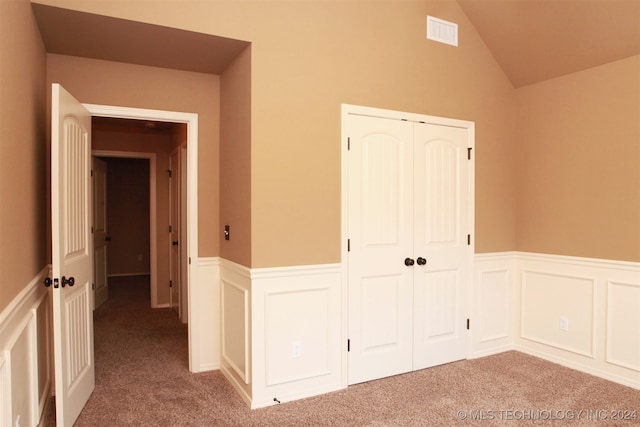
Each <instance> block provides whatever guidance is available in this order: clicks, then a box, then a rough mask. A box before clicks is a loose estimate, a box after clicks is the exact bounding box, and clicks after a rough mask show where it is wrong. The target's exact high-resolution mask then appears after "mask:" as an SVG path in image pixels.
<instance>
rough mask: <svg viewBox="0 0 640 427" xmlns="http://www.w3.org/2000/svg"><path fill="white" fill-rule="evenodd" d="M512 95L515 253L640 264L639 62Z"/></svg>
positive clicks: (602, 68)
mask: <svg viewBox="0 0 640 427" xmlns="http://www.w3.org/2000/svg"><path fill="white" fill-rule="evenodd" d="M517 97H518V158H517V164H518V169H517V170H518V174H517V178H518V194H519V197H518V209H517V212H518V220H517V223H518V231H517V249H518V250H521V251H529V252H541V253H550V254H560V255H572V256H583V257H591V258H605V259H616V260H624V261H640V56H634V57H631V58H627V59H624V60H621V61H616V62H612V63H610V64H606V65H603V66H600V67H595V68H591V69H589V70H586V71H583V72H579V73H574V74H570V75H567V76H564V77H560V78H556V79H552V80H548V81H546V82H543V83H539V84H535V85H531V86H526V87H523V88H520V89H518V90H517Z"/></svg>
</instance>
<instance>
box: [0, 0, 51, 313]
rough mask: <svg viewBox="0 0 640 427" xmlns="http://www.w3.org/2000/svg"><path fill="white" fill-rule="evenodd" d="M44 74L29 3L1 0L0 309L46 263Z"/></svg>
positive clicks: (37, 36)
mask: <svg viewBox="0 0 640 427" xmlns="http://www.w3.org/2000/svg"><path fill="white" fill-rule="evenodd" d="M45 69H46V61H45V51H44V46H43V44H42V41H41V40H40V34H39V32H38V29H37V26H36V23H35V20H34V18H33V15H32V13H31V4H30V3H29V1H26V0H11V1H4V0H3V1H0V310H2V309H3V308H5V307H6V306H7V304H8V303H9V302H10V301H11V300H13V298H14V297H15V296H16V295H17V294H18V293H19V292H20V291H21V290H22V289H23V287H24V286H25V284H26V283H29V281H31V280H32V279H33V278H34V277H35V276H36V274H37V273H38V272H39V271H40V270H42V268H43V267H44V266H45V265H47V263H48V261H47V249H46V248H47V246H46V242H47V230H48V228H47V209H48V200H47V184H46V183H47V180H48V174H49V172H48V170H49V169H48V164H47V161H46V159H47V157H46V153H47V143H46V131H45V129H46V120H45V102H46V91H45V82H46V76H45Z"/></svg>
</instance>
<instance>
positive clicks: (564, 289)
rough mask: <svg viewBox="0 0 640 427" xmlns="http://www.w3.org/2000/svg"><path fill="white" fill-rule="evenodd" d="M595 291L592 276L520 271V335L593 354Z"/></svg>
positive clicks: (562, 347) (588, 354) (566, 348)
mask: <svg viewBox="0 0 640 427" xmlns="http://www.w3.org/2000/svg"><path fill="white" fill-rule="evenodd" d="M594 292H595V279H594V278H591V277H579V276H569V275H563V274H556V273H553V272H548V271H534V270H522V305H521V310H522V312H521V316H520V317H521V336H522V338H526V339H528V340H531V341H537V342H539V343H542V344H546V345H550V346H554V347H557V348H560V349H563V350H567V351H572V352H574V353H577V354H581V355H583V356H588V357H594V342H593V339H594V331H593V328H594V324H593V323H594V319H595V316H594V315H595V313H594ZM563 327H566V328H564V329H563Z"/></svg>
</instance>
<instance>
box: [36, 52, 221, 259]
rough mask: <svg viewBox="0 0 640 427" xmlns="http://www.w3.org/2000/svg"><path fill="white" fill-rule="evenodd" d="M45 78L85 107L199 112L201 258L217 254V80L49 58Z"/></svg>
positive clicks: (181, 73)
mask: <svg viewBox="0 0 640 427" xmlns="http://www.w3.org/2000/svg"><path fill="white" fill-rule="evenodd" d="M47 80H48V83H49V84H51V83H60V84H62V85H63V86H64V87H65V88H66V89H67V90H68V91H69V92H70V93H71V94H73V95H74V96H75V97H76V99H78V101H80V102H83V103H88V104H104V105H117V106H122V107H134V108H149V109H158V110H168V111H179V112H187V113H197V114H198V156H199V162H198V175H199V176H198V189H199V194H198V198H199V206H198V211H199V212H198V217H199V221H198V227H199V233H200V237H199V239H198V244H199V256H203V257H208V256H218V255H219V238H220V230H219V227H218V224H219V219H218V215H219V207H218V205H219V198H220V197H219V187H220V182H219V171H218V156H219V149H220V147H219V136H220V131H219V127H220V125H219V120H220V111H219V104H220V78H219V77H218V76H215V75H211V74H202V73H190V72H185V71H177V70H169V69H165V68H155V67H144V66H139V65H133V64H123V63H118V62H110V61H99V60H94V59H87V58H78V57H73V56H64V55H54V54H48V55H47ZM212 165H214V166H213V167H212Z"/></svg>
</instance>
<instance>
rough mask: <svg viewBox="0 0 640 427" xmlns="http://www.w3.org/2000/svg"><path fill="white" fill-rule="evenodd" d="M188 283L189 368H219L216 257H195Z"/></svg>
mask: <svg viewBox="0 0 640 427" xmlns="http://www.w3.org/2000/svg"><path fill="white" fill-rule="evenodd" d="M190 267H191V269H190V272H189V273H190V275H195V279H196V280H190V283H189V294H188V295H189V308H190V309H189V311H188V317H189V321H188V324H189V354H190V360H189V370H190V371H191V372H204V371H211V370H214V369H219V368H220V280H219V278H220V260H219V258H216V257H210V258H195V259H193V260H192V265H191V266H190Z"/></svg>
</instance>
